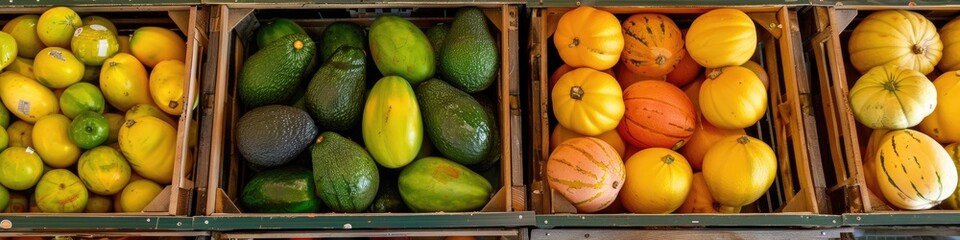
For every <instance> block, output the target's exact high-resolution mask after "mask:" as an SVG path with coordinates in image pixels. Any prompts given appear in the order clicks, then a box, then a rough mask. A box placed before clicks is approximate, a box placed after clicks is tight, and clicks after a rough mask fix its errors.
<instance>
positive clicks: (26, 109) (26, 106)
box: [17, 100, 30, 115]
mask: <svg viewBox="0 0 960 240" xmlns="http://www.w3.org/2000/svg"><path fill="white" fill-rule="evenodd" d="M17 111H18V112H20V113H23V115H30V102H27V101H24V100H20V101H19V102H17Z"/></svg>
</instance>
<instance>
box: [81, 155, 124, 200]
mask: <svg viewBox="0 0 960 240" xmlns="http://www.w3.org/2000/svg"><path fill="white" fill-rule="evenodd" d="M77 175H79V176H80V180H83V185H84V186H86V187H87V189H89V190H90V191H91V192H93V193H96V194H103V195H111V194H116V193H118V192H120V191H121V190H123V187H124V186H126V185H127V183H128V182H129V181H130V164H129V163H127V159H125V158H123V155H122V154H120V152H119V151H117V150H116V149H113V148H111V147H108V146H99V147H96V148H93V149H90V150H87V152H84V153H83V155H80V161H79V162H78V163H77Z"/></svg>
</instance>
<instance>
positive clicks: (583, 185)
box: [547, 137, 625, 213]
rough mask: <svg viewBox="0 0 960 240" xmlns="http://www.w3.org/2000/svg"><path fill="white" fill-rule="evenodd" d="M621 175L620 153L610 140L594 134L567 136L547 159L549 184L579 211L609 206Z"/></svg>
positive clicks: (622, 167) (622, 172) (591, 210)
mask: <svg viewBox="0 0 960 240" xmlns="http://www.w3.org/2000/svg"><path fill="white" fill-rule="evenodd" d="M624 178H625V173H624V166H623V160H622V159H620V155H619V154H617V151H616V150H614V149H613V147H612V146H610V144H608V143H606V142H604V141H603V140H600V139H598V138H594V137H579V138H573V139H570V140H567V141H565V142H563V143H561V144H560V146H557V149H555V150H553V153H551V154H550V158H549V160H547V181H548V182H549V183H550V188H552V189H553V190H555V191H557V192H559V193H560V195H562V196H563V197H564V198H566V199H567V200H568V201H570V203H572V204H573V206H574V207H576V208H577V211H578V212H581V213H592V212H596V211H599V210H601V209H604V208H606V207H607V206H609V205H610V204H611V203H612V202H613V200H614V199H616V198H617V194H619V193H620V188H621V187H622V186H623V182H624Z"/></svg>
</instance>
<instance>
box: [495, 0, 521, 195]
mask: <svg viewBox="0 0 960 240" xmlns="http://www.w3.org/2000/svg"><path fill="white" fill-rule="evenodd" d="M503 11H504V12H506V14H503V18H504V23H505V25H504V26H505V29H503V30H502V32H503V33H504V34H502V35H506V36H507V38H506V40H507V41H506V42H508V44H507V48H505V49H517V50H518V51H501V52H505V53H506V54H508V55H509V57H508V58H507V59H508V60H509V61H510V64H509V67H508V68H507V73H508V75H509V76H510V81H509V82H507V83H506V84H504V85H506V95H507V96H508V97H509V101H508V102H507V104H508V106H507V111H505V112H501V114H503V115H509V126H510V128H509V135H510V136H511V137H510V139H507V140H505V141H504V143H507V144H504V145H509V146H510V149H509V150H510V151H509V153H510V157H509V158H508V159H510V163H511V164H512V166H511V170H512V171H510V174H509V175H510V178H511V179H510V185H511V186H512V188H513V189H512V190H511V193H512V194H511V195H512V196H513V199H512V200H511V202H512V204H511V208H509V209H507V210H508V211H524V210H527V191H526V188H525V187H524V186H525V185H526V184H524V182H523V180H524V177H523V176H524V168H523V166H524V162H523V127H522V126H523V119H522V117H523V116H522V115H521V109H520V64H521V63H520V56H519V54H520V51H519V49H520V33H519V29H520V19H519V16H518V15H519V14H520V13H519V8H518V7H517V6H513V5H504V6H503ZM502 135H507V134H502ZM505 152H506V151H505Z"/></svg>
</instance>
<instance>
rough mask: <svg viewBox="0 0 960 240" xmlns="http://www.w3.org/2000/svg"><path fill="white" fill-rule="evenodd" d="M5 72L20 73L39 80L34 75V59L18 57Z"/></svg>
mask: <svg viewBox="0 0 960 240" xmlns="http://www.w3.org/2000/svg"><path fill="white" fill-rule="evenodd" d="M3 70H5V71H11V72H16V73H19V74H20V75H23V76H24V77H28V78H30V79H37V77H36V76H34V75H33V58H22V57H17V58H16V59H14V60H13V63H11V64H10V66H7V68H4V69H3Z"/></svg>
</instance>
